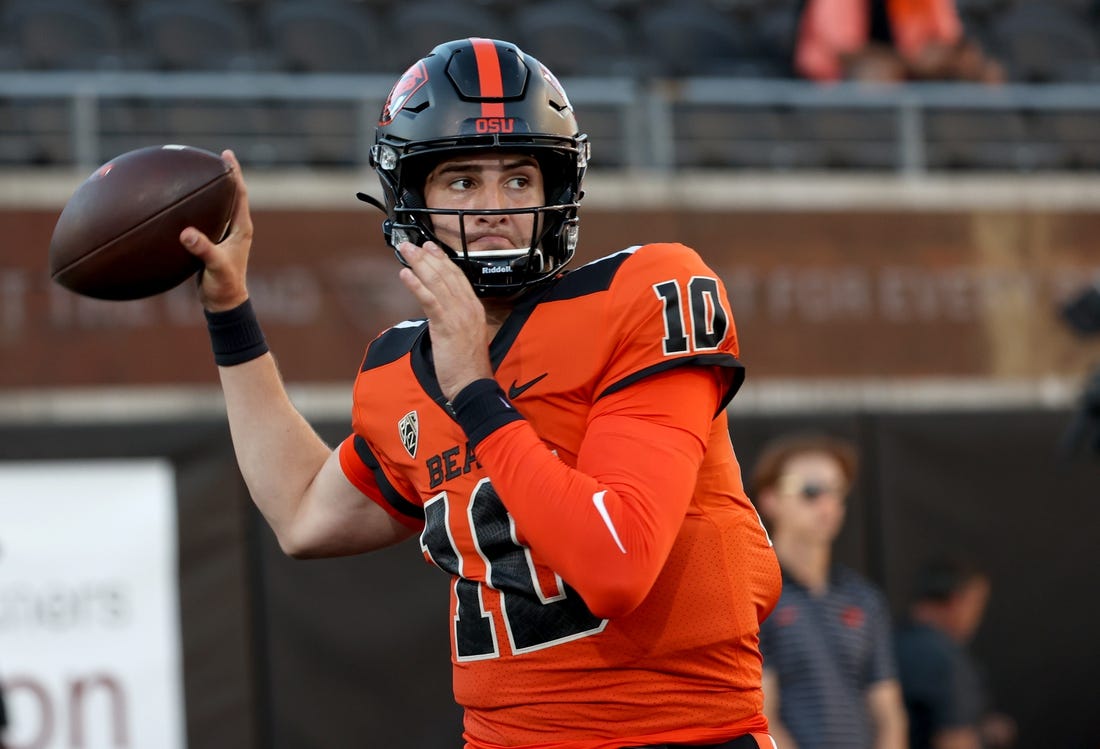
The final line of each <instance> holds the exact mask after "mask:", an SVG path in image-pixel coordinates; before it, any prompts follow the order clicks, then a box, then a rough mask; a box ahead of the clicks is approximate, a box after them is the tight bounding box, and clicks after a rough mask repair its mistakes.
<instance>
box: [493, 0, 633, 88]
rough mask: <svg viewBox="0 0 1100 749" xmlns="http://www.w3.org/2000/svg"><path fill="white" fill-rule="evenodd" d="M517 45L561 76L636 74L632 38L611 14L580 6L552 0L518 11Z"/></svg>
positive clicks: (515, 21)
mask: <svg viewBox="0 0 1100 749" xmlns="http://www.w3.org/2000/svg"><path fill="white" fill-rule="evenodd" d="M513 24H514V26H513V28H514V29H515V32H516V37H517V39H516V40H517V42H518V43H519V45H520V46H521V47H523V48H524V49H525V50H527V51H528V52H530V53H531V54H533V55H534V56H535V57H537V58H539V60H541V61H542V62H543V63H544V64H545V65H546V66H547V67H549V68H550V69H551V70H553V71H554V72H555V73H556V74H557V75H558V76H572V75H622V74H632V73H634V72H635V64H636V63H637V62H638V60H636V59H634V58H633V55H632V49H631V44H630V32H629V29H628V27H627V25H626V23H625V22H624V21H623V20H622V19H621V18H620V17H619V16H617V15H615V13H613V12H612V11H610V10H603V9H600V8H598V7H596V6H593V5H592V4H591V3H584V2H579V1H578V0H548V1H546V2H540V3H531V4H527V5H524V6H522V7H521V8H519V9H518V10H517V11H516V13H515V16H514V18H513Z"/></svg>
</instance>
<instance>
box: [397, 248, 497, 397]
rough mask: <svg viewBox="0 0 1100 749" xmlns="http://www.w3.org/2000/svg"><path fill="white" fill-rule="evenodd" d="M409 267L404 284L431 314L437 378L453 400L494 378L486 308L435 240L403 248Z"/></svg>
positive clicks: (403, 271)
mask: <svg viewBox="0 0 1100 749" xmlns="http://www.w3.org/2000/svg"><path fill="white" fill-rule="evenodd" d="M397 249H398V251H400V252H401V255H402V256H403V257H404V258H405V261H406V262H407V263H408V264H409V265H408V267H407V268H402V269H401V272H400V274H399V275H400V278H401V281H402V282H403V283H404V284H405V286H406V287H407V288H408V289H409V291H411V292H412V294H413V296H415V297H416V299H417V301H418V302H420V306H421V308H422V309H423V310H424V314H425V315H427V316H428V331H429V332H430V334H431V339H432V356H433V358H434V359H435V375H436V378H437V379H438V380H439V386H440V388H442V390H443V395H444V396H446V398H447V400H452V399H454V397H455V396H456V395H457V394H458V391H460V390H462V388H464V387H466V386H467V385H469V384H470V383H471V382H473V381H474V380H479V379H482V378H484V377H492V376H493V368H492V365H491V364H490V363H489V333H488V328H487V327H486V322H485V307H484V306H483V305H482V303H481V300H480V299H478V297H477V295H476V294H475V293H474V289H473V287H472V286H471V285H470V282H469V281H468V280H467V278H466V275H465V274H464V273H463V272H462V269H461V268H459V267H458V266H457V265H456V264H455V263H454V261H453V260H451V259H450V258H449V257H448V256H447V254H446V253H445V252H443V250H441V249H440V248H439V247H438V246H437V245H436V244H435V243H433V242H425V243H424V246H423V247H418V246H417V245H414V244H412V243H411V242H403V243H401V245H400V246H399V247H398V248H397Z"/></svg>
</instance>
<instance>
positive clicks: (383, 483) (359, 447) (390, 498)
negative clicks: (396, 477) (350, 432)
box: [352, 435, 424, 522]
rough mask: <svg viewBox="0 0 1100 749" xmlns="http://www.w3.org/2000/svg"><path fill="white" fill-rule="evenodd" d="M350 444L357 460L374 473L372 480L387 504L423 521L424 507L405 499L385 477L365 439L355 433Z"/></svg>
mask: <svg viewBox="0 0 1100 749" xmlns="http://www.w3.org/2000/svg"><path fill="white" fill-rule="evenodd" d="M352 445H353V446H354V447H355V454H356V455H358V456H359V460H361V461H363V465H365V466H366V467H367V468H369V469H370V471H371V473H373V474H374V480H375V481H377V482H378V488H379V489H380V490H381V491H382V497H383V499H385V500H386V502H387V503H388V504H389V506H390V507H392V508H393V509H395V510H397V511H398V512H400V513H401V514H402V515H405V516H407V517H410V518H414V519H416V520H419V521H420V522H424V508H423V507H421V506H420V505H417V504H413V503H412V502H410V501H409V500H407V499H405V498H404V497H403V496H401V493H400V492H399V491H397V489H395V488H394V486H393V484H391V483H390V480H389V479H388V478H386V473H385V472H384V471H383V470H382V467H381V465H379V463H378V459H377V458H376V457H374V453H373V452H372V451H371V449H370V446H369V445H368V444H367V441H366V440H365V439H363V438H362V437H360V436H359V435H356V436H355V439H353V440H352Z"/></svg>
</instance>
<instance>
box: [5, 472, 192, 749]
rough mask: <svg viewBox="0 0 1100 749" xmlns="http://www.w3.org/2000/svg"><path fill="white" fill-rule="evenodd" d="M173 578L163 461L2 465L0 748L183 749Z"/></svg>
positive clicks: (171, 490)
mask: <svg viewBox="0 0 1100 749" xmlns="http://www.w3.org/2000/svg"><path fill="white" fill-rule="evenodd" d="M178 589H179V585H178V576H177V543H176V498H175V479H174V474H173V470H172V467H171V465H170V464H169V463H168V462H166V461H162V460H98V461H64V462H61V461H43V462H25V463H6V462H0V685H2V686H3V689H4V694H5V698H6V702H7V706H8V718H9V722H10V726H9V728H8V732H7V735H6V739H7V742H8V746H9V747H10V749H100V748H101V747H102V748H103V749H122V748H127V749H130V748H132V749H182V747H183V746H185V744H186V742H185V740H184V731H185V729H184V718H183V716H184V706H183V681H182V669H181V664H180V661H181V656H180V634H179V629H180V628H179V593H178Z"/></svg>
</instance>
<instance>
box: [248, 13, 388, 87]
mask: <svg viewBox="0 0 1100 749" xmlns="http://www.w3.org/2000/svg"><path fill="white" fill-rule="evenodd" d="M259 12H260V14H261V16H262V22H263V29H264V31H265V32H266V37H267V43H268V47H269V49H271V50H272V56H273V57H274V59H275V66H276V67H277V68H278V69H280V70H286V71H289V72H295V73H365V72H377V71H384V70H389V59H388V57H387V55H386V54H385V49H386V48H385V46H384V40H383V34H382V30H381V28H380V22H379V18H378V14H377V13H376V12H375V11H374V9H372V8H370V7H366V6H362V5H359V4H355V3H337V2H312V1H311V0H289V1H288V2H272V3H265V4H264V5H263V7H262V8H260V9H259Z"/></svg>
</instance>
